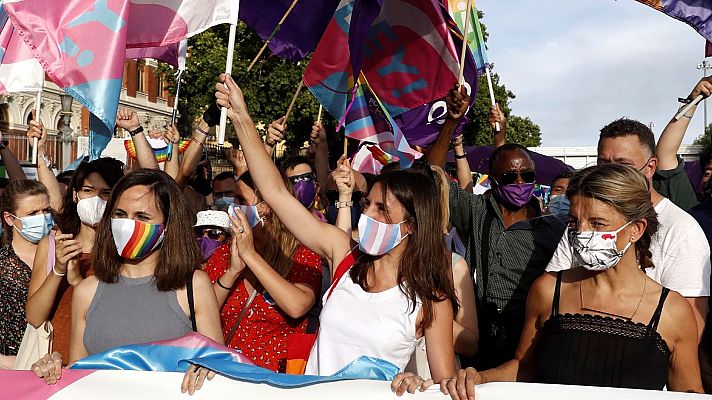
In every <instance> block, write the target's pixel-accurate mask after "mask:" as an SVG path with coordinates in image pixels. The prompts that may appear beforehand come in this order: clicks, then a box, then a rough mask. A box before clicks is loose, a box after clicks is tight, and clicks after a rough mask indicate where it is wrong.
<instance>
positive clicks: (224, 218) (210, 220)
mask: <svg viewBox="0 0 712 400" xmlns="http://www.w3.org/2000/svg"><path fill="white" fill-rule="evenodd" d="M193 226H194V227H196V228H197V227H201V226H217V227H218V228H223V229H225V230H226V231H229V230H230V217H229V216H228V215H227V213H226V212H225V211H214V210H208V211H200V212H198V221H197V222H196V224H195V225H193Z"/></svg>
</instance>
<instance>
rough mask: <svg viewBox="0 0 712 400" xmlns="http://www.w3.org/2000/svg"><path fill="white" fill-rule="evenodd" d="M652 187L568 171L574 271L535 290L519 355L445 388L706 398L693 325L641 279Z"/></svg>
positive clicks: (462, 392)
mask: <svg viewBox="0 0 712 400" xmlns="http://www.w3.org/2000/svg"><path fill="white" fill-rule="evenodd" d="M649 190H650V189H649V186H648V182H647V180H646V179H645V177H644V176H643V175H641V174H640V173H639V172H638V171H636V170H635V169H634V168H631V167H628V166H625V165H621V164H604V165H599V166H596V167H589V168H586V169H583V170H581V171H579V172H576V173H574V175H573V176H572V177H571V182H570V184H569V186H568V189H567V191H566V195H567V196H568V198H569V199H571V209H570V211H569V228H568V235H569V238H570V243H571V246H572V249H571V250H572V252H573V254H574V256H575V258H576V259H577V261H578V267H577V268H573V269H569V270H566V271H560V272H556V273H545V274H544V275H542V276H541V277H539V278H538V279H537V280H536V281H535V282H534V284H533V285H532V287H531V291H530V292H529V297H528V299H527V313H526V320H525V325H524V330H523V332H522V336H521V339H520V342H519V347H518V349H517V351H516V354H515V358H514V359H513V360H511V361H508V362H506V363H504V364H502V365H500V366H499V367H497V368H493V369H488V370H486V371H482V372H478V371H475V370H474V369H472V368H467V369H466V370H461V371H459V372H458V373H457V374H456V375H455V376H453V378H452V379H449V380H448V381H447V383H446V384H445V385H441V388H442V389H443V392H444V393H446V394H450V396H451V397H452V398H453V399H462V400H464V399H472V398H474V397H475V385H477V384H480V383H487V382H502V381H508V382H511V381H516V380H525V381H527V382H536V383H553V384H564V385H586V386H608V387H619V388H630V389H649V390H663V388H664V387H667V390H670V391H679V392H698V393H701V392H702V383H701V381H700V367H699V363H698V360H697V329H696V327H697V325H696V322H695V317H694V315H693V312H692V307H690V305H689V303H688V302H687V301H686V300H685V298H683V297H682V296H681V295H680V294H678V293H677V292H674V291H670V290H669V289H667V288H664V287H662V286H660V285H659V284H658V283H657V282H655V281H654V280H652V279H651V278H649V277H647V276H646V274H645V272H644V271H645V269H647V268H655V265H653V262H652V254H651V252H650V241H651V237H652V236H653V235H654V234H655V233H656V231H657V229H658V220H657V214H656V212H655V209H654V208H653V204H652V202H651V201H650V192H649Z"/></svg>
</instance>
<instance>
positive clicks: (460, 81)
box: [457, 0, 472, 86]
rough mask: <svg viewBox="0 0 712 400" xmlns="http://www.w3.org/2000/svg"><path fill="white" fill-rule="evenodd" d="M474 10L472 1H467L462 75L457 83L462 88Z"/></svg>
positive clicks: (460, 74) (463, 34)
mask: <svg viewBox="0 0 712 400" xmlns="http://www.w3.org/2000/svg"><path fill="white" fill-rule="evenodd" d="M470 10H472V0H467V9H466V11H465V31H464V32H462V50H461V51H460V73H459V75H458V77H457V83H458V84H460V86H462V84H463V83H465V60H466V59H467V57H465V55H466V54H467V46H468V43H467V32H468V31H469V30H470V14H472V13H471V12H470Z"/></svg>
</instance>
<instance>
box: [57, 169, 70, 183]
mask: <svg viewBox="0 0 712 400" xmlns="http://www.w3.org/2000/svg"><path fill="white" fill-rule="evenodd" d="M72 175H74V170H69V171H63V172H60V173H59V174H57V182H59V183H64V184H67V185H69V183H70V181H71V179H72Z"/></svg>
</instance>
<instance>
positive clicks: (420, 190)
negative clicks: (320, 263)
mask: <svg viewBox="0 0 712 400" xmlns="http://www.w3.org/2000/svg"><path fill="white" fill-rule="evenodd" d="M431 174H432V172H431ZM425 176H426V175H425V174H424V173H423V172H421V171H418V170H413V169H406V170H395V171H391V172H387V173H385V174H382V175H380V176H378V178H377V179H376V183H380V185H381V186H380V190H381V192H382V194H383V199H384V203H385V202H386V200H385V199H386V195H387V194H388V193H390V194H392V195H393V196H394V197H395V198H396V199H397V200H398V202H399V203H400V204H401V205H402V206H403V209H404V210H405V221H408V222H407V223H408V224H410V225H411V227H412V229H413V233H412V234H411V235H410V236H409V239H408V244H407V247H406V248H405V251H404V252H403V256H402V258H401V260H400V267H399V268H398V283H399V286H400V290H401V291H402V292H403V294H405V295H406V296H407V297H408V299H409V301H410V304H411V305H412V310H413V311H414V310H415V305H416V301H417V300H419V301H421V302H422V304H423V320H422V323H421V326H420V327H421V328H423V329H426V328H428V327H430V325H431V324H432V323H433V319H434V317H435V313H434V310H433V303H435V302H441V301H445V300H450V301H451V302H452V306H453V310H454V312H457V307H458V304H457V297H456V296H455V288H454V286H453V282H452V268H451V263H450V255H449V253H448V252H447V250H446V248H445V241H444V240H443V237H442V234H440V232H441V231H442V222H441V219H442V218H441V214H440V193H439V192H438V190H437V189H436V186H435V181H434V180H433V179H432V178H425ZM386 218H387V219H389V216H388V215H386ZM388 222H389V223H390V222H391V221H390V220H388ZM398 222H399V221H398ZM374 259H375V257H372V256H369V255H365V254H364V255H362V256H361V258H360V259H359V261H360V262H359V263H358V264H356V265H354V267H353V268H351V271H350V275H351V279H353V281H354V282H356V283H358V284H359V285H360V286H361V288H363V289H364V290H366V291H368V290H369V289H370V287H369V285H368V274H369V271H371V270H372V269H373V268H374V266H373V261H374Z"/></svg>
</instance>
